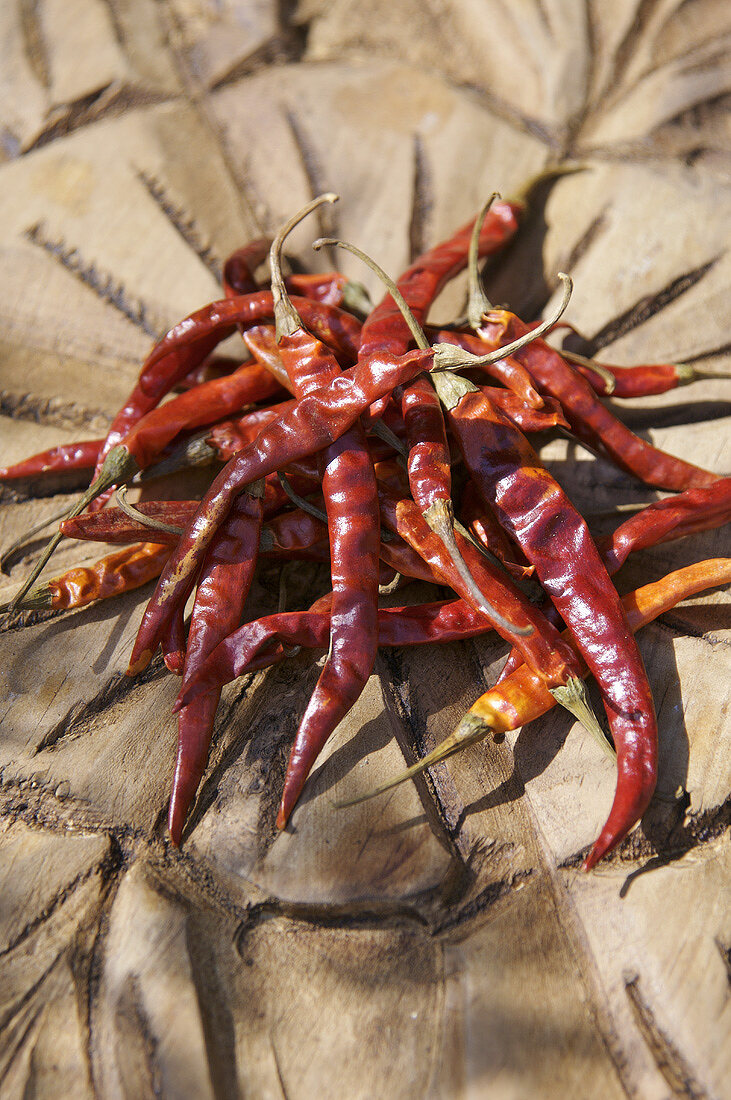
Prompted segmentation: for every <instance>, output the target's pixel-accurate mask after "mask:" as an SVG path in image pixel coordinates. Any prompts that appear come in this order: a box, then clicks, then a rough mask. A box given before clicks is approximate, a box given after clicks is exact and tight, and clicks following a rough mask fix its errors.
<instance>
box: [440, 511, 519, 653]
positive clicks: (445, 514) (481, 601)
mask: <svg viewBox="0 0 731 1100" xmlns="http://www.w3.org/2000/svg"><path fill="white" fill-rule="evenodd" d="M423 515H424V519H425V520H426V522H427V523H428V524H429V526H430V527H431V529H432V531H433V532H434V533H435V534H436V535H438V536H439V538H440V539H441V540H442V542H443V543H444V545H445V546H446V548H447V551H448V552H449V556H450V558H451V559H452V561H453V562H454V567H455V569H456V570H457V572H458V573H459V575H460V577H461V578H462V581H463V582H464V584H465V585H466V587H467V588H468V589H469V591H470V593H471V595H472V599H473V600H474V603H475V606H476V607H477V608H478V609H479V610H480V611H482V612H483V613H484V614H485V615H487V616H488V617H489V618H490V619H492V621H493V622H494V623H497V624H498V625H499V626H502V627H503V629H504V630H509V631H512V632H513V633H514V634H521V635H526V636H529V635H531V634H532V633H533V627H532V626H526V627H518V626H516V625H515V623H511V622H509V621H508V620H507V619H506V618H505V616H504V615H501V614H500V612H499V611H498V610H497V608H495V607H493V605H492V604H491V603H490V602H489V601H488V600H486V599H485V597H484V596H483V594H482V592H481V591H480V589H479V588H478V586H477V584H476V583H475V579H474V577H473V576H472V574H471V573H470V571H469V569H468V568H467V565H466V564H465V561H464V558H463V557H462V555H461V554H460V552H459V547H458V546H457V543H456V540H455V537H454V508H453V505H452V502H451V500H435V501H434V503H433V504H432V505H430V506H429V507H428V508H427V509H426V511H425V512H424V513H423Z"/></svg>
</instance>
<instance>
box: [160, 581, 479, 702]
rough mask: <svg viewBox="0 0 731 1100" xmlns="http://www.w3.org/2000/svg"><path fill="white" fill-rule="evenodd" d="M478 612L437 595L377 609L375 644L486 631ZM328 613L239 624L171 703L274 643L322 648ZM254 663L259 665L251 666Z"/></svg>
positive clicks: (238, 672) (241, 668) (230, 675)
mask: <svg viewBox="0 0 731 1100" xmlns="http://www.w3.org/2000/svg"><path fill="white" fill-rule="evenodd" d="M491 629H492V628H491V626H490V624H489V623H488V622H486V621H485V618H484V616H483V615H481V614H480V613H479V612H477V611H475V610H474V608H472V607H470V606H469V605H468V604H466V603H465V602H464V600H440V601H437V602H435V603H428V604H412V605H410V606H406V607H386V608H383V607H382V608H379V610H378V644H379V645H381V646H412V645H430V644H432V643H434V642H454V641H464V640H465V639H468V638H475V637H477V636H479V635H481V634H485V633H487V632H489V631H490V630H491ZM329 636H330V612H329V609H328V608H327V607H320V608H319V609H317V610H315V608H310V610H309V611H289V612H284V613H280V614H277V615H267V616H266V617H265V618H262V619H257V620H255V621H253V622H250V623H245V624H244V625H243V626H241V627H239V629H238V630H237V631H235V632H234V633H232V634H230V635H229V636H228V637H227V638H225V639H224V640H223V641H222V642H220V643H219V645H218V646H217V647H216V649H215V650H214V651H213V652H212V653H211V654H210V655H209V656H208V658H207V659H206V660H205V661H204V662H203V664H202V665H201V667H200V668H199V669H198V672H197V673H196V674H195V676H194V677H192V679H191V680H190V682H189V684H188V686H187V687H186V688H185V690H183V689H181V692H180V695H179V697H178V700H177V702H176V703H175V708H179V707H180V706H187V705H188V702H189V701H193V700H195V699H197V698H198V697H199V696H200V695H201V694H203V693H204V692H206V691H209V690H212V689H216V688H220V687H222V686H223V685H224V684H228V683H230V682H231V680H235V679H236V677H237V676H243V675H244V673H247V672H250V671H252V668H253V666H252V662H253V661H254V660H257V661H258V660H259V658H260V657H261V655H262V653H263V652H264V651H269V652H272V653H274V652H277V650H271V649H269V647H270V646H271V645H272V643H274V642H277V643H280V644H281V645H285V646H302V648H304V649H325V648H327V645H328V642H329ZM257 667H260V666H257Z"/></svg>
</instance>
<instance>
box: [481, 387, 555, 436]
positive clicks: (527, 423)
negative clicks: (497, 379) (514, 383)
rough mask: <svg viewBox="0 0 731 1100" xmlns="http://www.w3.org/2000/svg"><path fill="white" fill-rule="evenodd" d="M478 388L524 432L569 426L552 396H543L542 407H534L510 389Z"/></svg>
mask: <svg viewBox="0 0 731 1100" xmlns="http://www.w3.org/2000/svg"><path fill="white" fill-rule="evenodd" d="M480 389H481V390H482V392H483V393H484V395H485V397H487V398H488V399H489V400H490V401H491V402H492V404H493V405H495V406H496V408H498V409H500V412H501V413H503V414H504V415H505V416H507V418H508V420H511V421H512V422H513V424H515V426H516V428H520V430H521V432H523V433H524V434H525V433H528V432H543V431H546V430H547V429H549V428H568V427H569V424H568V422H567V420H566V418H565V417H564V415H563V412H562V409H561V406H560V404H559V403H558V401H555V400H554V399H553V398H552V397H546V398H544V400H543V406H542V408H540V409H535V408H532V407H531V406H530V405H527V404H526V403H525V401H523V399H522V398H521V397H518V395H517V394H516V393H512V392H511V391H510V390H502V389H498V387H497V386H480Z"/></svg>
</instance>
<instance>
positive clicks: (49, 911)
mask: <svg viewBox="0 0 731 1100" xmlns="http://www.w3.org/2000/svg"><path fill="white" fill-rule="evenodd" d="M113 867H115V868H116V859H115V857H114V856H113V855H112V854H111V853H110V852H108V853H107V854H106V855H105V856H104V857H103V858H102V859H101V860H100V861H99V862H98V863H95V864H93V865H92V866H91V867H87V869H86V870H85V871H81V872H80V873H79V874H78V875H77V876H76V878H74V879H73V880H72V881H71V882H68V883H67V884H66V885H65V886H63V887H62V888H61V889H60V890H59V891H58V893H57V894H55V895H54V896H53V897H52V898H51V900H50V901H49V902H48V903H47V904H46V906H45V907H44V908H43V909H42V911H41V912H40V913H38V914H37V915H36V916H35V917H33V919H32V920H30V921H28V923H27V924H26V925H24V926H23V928H21V930H20V931H19V932H18V934H17V935H16V936H14V937H13V939H12V940H11V941H10V943H9V944H8V945H7V947H4V948H2V949H1V950H0V959H2V958H3V957H4V956H5V955H9V954H11V952H13V951H15V949H16V948H17V947H20V945H21V944H22V943H24V942H25V941H26V940H27V939H28V937H29V936H31V935H32V934H33V933H34V932H35V931H36V929H37V928H40V927H41V925H43V924H45V923H46V921H47V920H49V919H50V918H51V917H52V916H53V914H54V913H55V912H56V911H57V910H58V909H59V908H60V907H61V906H62V905H63V904H64V902H65V901H67V900H68V899H69V898H70V897H71V895H72V894H73V893H75V892H76V890H78V888H79V887H80V886H83V884H84V883H85V882H88V881H89V879H90V878H93V877H94V875H99V874H101V875H102V877H103V878H104V877H105V876H106V875H107V873H108V872H110V871H111V870H112V868H113Z"/></svg>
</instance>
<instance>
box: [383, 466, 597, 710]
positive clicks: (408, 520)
mask: <svg viewBox="0 0 731 1100" xmlns="http://www.w3.org/2000/svg"><path fill="white" fill-rule="evenodd" d="M377 473H378V474H379V492H378V495H379V501H380V505H381V517H382V519H383V522H384V524H385V525H386V526H387V527H389V528H390V529H391V530H393V531H395V532H396V533H397V534H399V535H400V536H401V537H402V538H403V539H404V540H405V541H406V542H408V543H409V545H410V546H412V547H413V548H414V549H415V550H416V551H417V552H418V553H419V554H421V556H422V557H423V558H424V560H425V561H426V562H427V563H428V565H429V566H430V568H431V569H432V571H433V572H434V573H435V574H436V575H437V576H438V577H440V578H441V581H442V583H443V584H448V585H450V586H451V587H452V588H453V589H454V590H455V592H457V593H458V594H459V595H460V596H462V598H463V599H465V600H466V601H467V602H468V603H470V604H471V605H472V606H474V604H473V603H472V598H471V592H469V591H466V589H465V586H464V583H463V581H462V579H461V577H460V576H459V574H458V573H457V571H456V569H455V567H454V563H453V562H452V560H451V558H450V557H449V555H448V554H447V553H446V551H445V549H444V545H443V543H442V542H441V540H440V539H439V538H438V536H437V535H436V534H435V533H434V532H433V531H432V530H431V529H430V528H429V526H428V524H427V523H426V521H425V520H424V518H423V516H422V515H421V513H420V511H419V507H418V505H416V504H414V502H413V501H412V500H409V499H405V498H402V497H401V496H400V494H399V493H398V492H397V491H395V490H394V489H391V488H389V487H388V486H387V485H385V484H384V482H383V480H382V479H381V477H380V474H381V466H380V465H379V467H378V468H377ZM457 538H458V539H460V540H461V536H459V535H458V536H457ZM460 549H461V551H462V554H463V555H464V557H465V559H466V561H467V563H468V565H469V568H470V571H471V573H472V575H473V576H474V578H475V581H476V582H477V584H478V586H479V588H480V590H481V591H483V592H484V593H485V595H486V597H487V600H489V602H490V603H492V604H495V605H496V606H499V607H500V608H501V611H502V612H503V616H504V618H502V619H495V617H489V618H488V613H487V612H485V611H482V608H480V609H479V610H480V611H482V614H484V615H485V617H486V618H488V621H490V622H491V625H492V626H494V628H495V629H497V630H498V632H499V633H500V634H501V635H502V636H503V637H509V638H510V639H511V640H512V641H514V644H515V645H517V646H518V647H519V648H520V649H521V652H522V653H523V655H524V657H525V659H526V660H527V661H529V662H530V664H531V665H532V667H533V668H534V669H535V670H536V671H537V672H538V674H539V675H540V676H541V677H542V678H543V679H544V680H546V682H547V683H548V684H549V686H550V687H552V688H554V689H560V688H561V687H565V686H566V685H567V684H568V683H570V682H571V680H572V678H575V677H576V676H577V673H578V669H579V664H578V661H577V660H576V656H575V654H574V653H573V652H572V650H571V648H570V647H569V646H568V645H566V644H565V643H564V642H563V641H562V640H561V637H560V636H559V634H558V631H557V630H556V628H555V627H553V626H551V624H550V623H548V622H547V621H546V619H545V618H544V616H543V615H542V613H541V612H540V611H539V610H538V608H537V607H536V606H535V605H534V604H532V603H531V602H530V600H528V598H527V597H526V596H524V595H523V593H522V592H521V591H520V590H519V589H518V588H516V587H515V586H514V585H513V584H512V582H511V581H510V578H509V577H508V575H507V574H506V573H503V572H502V571H498V569H496V568H495V567H493V566H492V565H491V564H490V562H489V561H487V560H486V559H485V558H483V557H482V555H480V554H479V553H478V552H477V551H475V550H474V549H473V547H471V546H470V544H469V543H467V542H464V541H460ZM505 618H507V620H508V622H507V624H506V623H505ZM511 624H516V625H517V626H519V627H520V628H523V629H525V628H528V627H532V628H533V630H532V632H531V633H525V632H524V633H520V634H518V633H517V632H516V631H515V629H514V628H513V627H511ZM559 693H560V691H559Z"/></svg>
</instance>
